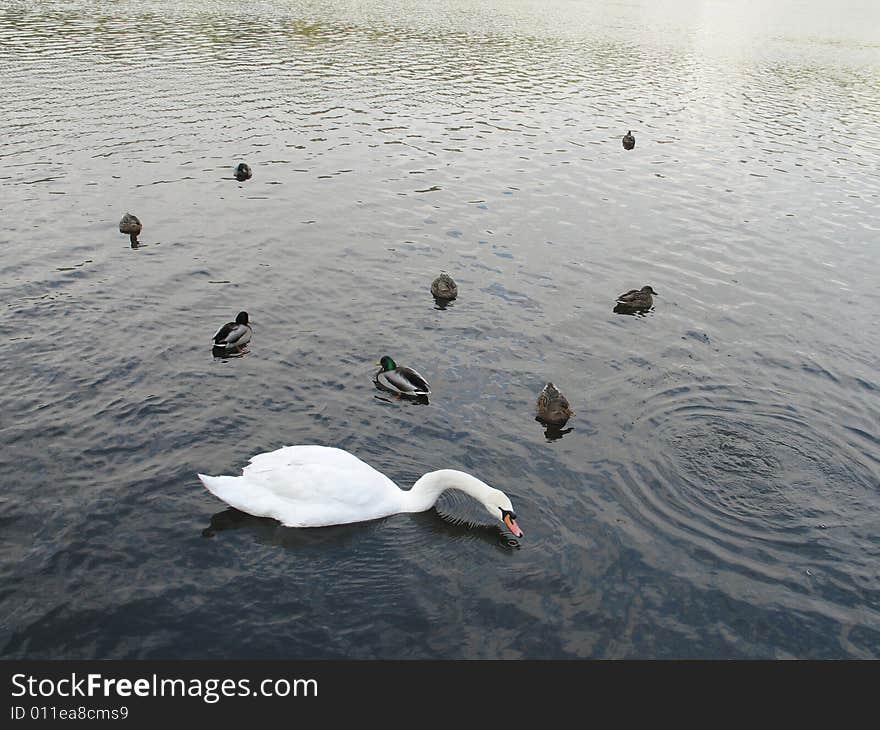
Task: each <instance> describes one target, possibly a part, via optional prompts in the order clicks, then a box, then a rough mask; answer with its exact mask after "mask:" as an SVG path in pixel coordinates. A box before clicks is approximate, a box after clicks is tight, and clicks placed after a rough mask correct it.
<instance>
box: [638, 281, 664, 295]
mask: <svg viewBox="0 0 880 730" xmlns="http://www.w3.org/2000/svg"><path fill="white" fill-rule="evenodd" d="M641 291H643V292H644V293H645V294H653V295H654V296H655V297H657V296H660V295H659V294H658V293H657V292H655V291H654V290H653V289H652V288H651V286H650V284H646V285H645V286H643V287H642V289H641Z"/></svg>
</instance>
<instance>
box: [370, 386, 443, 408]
mask: <svg viewBox="0 0 880 730" xmlns="http://www.w3.org/2000/svg"><path fill="white" fill-rule="evenodd" d="M373 385H375V386H376V390H379V391H381V395H380V394H378V393H376V394H374V395H373V397H374V398H375V399H376V400H381V401H384V402H385V403H400V402H401V401H404V402H406V403H415V404H417V405H420V406H427V405H430V404H431V403H430V401H429V400H428V396H426V395H400V394H398V393H389V392H388V391H387V389H385V388H383V387H382V386H381V385H380V384H379V383H378V382H376V381H375V380H374V381H373Z"/></svg>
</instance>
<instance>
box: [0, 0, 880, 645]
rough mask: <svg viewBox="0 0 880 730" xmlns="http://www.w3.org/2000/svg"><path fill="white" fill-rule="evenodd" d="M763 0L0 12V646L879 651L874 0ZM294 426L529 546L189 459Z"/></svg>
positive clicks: (261, 443)
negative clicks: (436, 476)
mask: <svg viewBox="0 0 880 730" xmlns="http://www.w3.org/2000/svg"><path fill="white" fill-rule="evenodd" d="M742 5H743V4H740V3H734V2H721V1H720V0H718V1H714V2H713V1H709V0H706V1H705V2H698V1H697V0H693V1H688V0H666V1H665V2H652V1H651V0H641V1H640V0H633V2H621V3H612V2H587V1H583V2H576V1H574V0H573V1H571V2H551V3H545V2H537V1H536V2H526V1H525V0H523V1H520V2H513V1H511V2H501V1H495V2H470V1H462V2H451V1H450V2H435V3H423V2H417V1H416V0H388V1H386V2H376V3H360V2H353V1H351V2H348V1H346V0H338V1H336V2H329V3H328V2H317V1H315V2H298V1H296V0H291V1H290V2H271V3H270V2H265V3H243V2H233V1H232V0H216V1H215V2H191V3H174V2H158V1H157V2H137V3H109V2H87V1H86V0H72V1H71V2H65V3H37V2H27V1H25V2H0V88H2V89H3V108H2V112H0V115H2V119H3V136H2V140H3V141H2V145H0V160H2V164H0V248H2V258H0V290H2V300H0V301H2V309H0V332H2V366H0V367H2V372H3V383H4V387H3V388H2V390H0V439H2V458H0V467H2V474H3V477H2V491H0V655H2V656H4V657H30V658H43V657H52V658H89V657H101V658H212V657H217V658H222V657H236V658H322V657H334V658H335V657H353V658H418V657H427V658H519V657H528V658H544V657H593V658H622V657H640V658H668V657H710V658H711V657H723V658H738V657H754V658H774V657H780V658H782V657H798V658H842V657H850V658H880V455H878V454H880V448H878V446H880V443H878V442H880V435H878V423H880V374H878V359H880V358H878V355H880V345H878V343H880V326H878V317H877V311H878V306H880V290H878V282H880V266H878V251H880V217H878V209H880V206H878V204H880V177H878V169H880V131H878V130H880V6H878V5H877V4H876V3H873V2H857V1H855V0H850V1H848V2H842V3H826V2H822V1H821V0H780V2H775V3H769V4H745V7H743V6H742ZM765 5H772V7H769V8H768V7H765ZM628 129H631V130H633V133H634V134H635V137H636V141H637V143H636V148H635V149H634V150H633V151H631V152H626V151H624V150H623V148H622V146H621V142H620V139H621V136H622V135H623V134H624V133H625V132H626V131H627V130H628ZM239 161H246V162H248V163H249V164H250V165H251V167H252V168H253V170H254V176H253V179H251V180H250V181H248V182H246V183H238V182H236V181H235V180H234V179H233V177H232V171H233V168H234V166H235V164H236V163H238V162H239ZM129 210H130V211H131V212H133V213H135V214H136V215H138V216H139V217H140V218H141V220H142V221H143V223H144V230H143V233H142V234H141V236H140V242H141V244H142V245H141V246H140V247H139V248H137V249H133V248H131V247H130V245H129V242H128V238H127V237H126V236H123V235H121V234H120V233H119V232H118V231H117V224H118V221H119V219H120V217H121V216H122V214H123V213H125V212H126V211H129ZM441 270H446V271H448V272H450V273H451V274H452V275H453V276H454V277H455V279H456V280H457V282H458V285H459V299H458V300H457V301H456V302H455V303H454V304H453V305H451V306H449V307H447V308H445V309H440V308H438V307H436V305H435V303H434V301H433V299H432V298H431V296H430V294H429V292H428V288H429V285H430V282H431V280H432V279H433V278H434V277H435V276H436V275H437V274H438V273H439V272H440V271H441ZM646 283H647V284H651V285H652V286H653V287H654V289H655V290H656V291H657V292H658V293H659V295H660V296H659V297H657V299H656V302H655V308H654V311H652V312H650V313H649V314H648V315H647V316H644V317H633V316H624V315H618V314H614V313H613V312H612V307H613V304H614V298H615V296H616V295H617V294H618V293H620V292H622V291H625V290H627V289H630V288H634V287H641V286H642V285H643V284H646ZM240 309H246V310H248V311H249V312H250V313H251V316H252V319H253V321H254V338H253V341H252V342H251V344H250V347H249V352H248V353H247V354H246V355H245V356H244V357H240V358H229V359H226V360H223V359H214V358H213V357H212V354H211V348H210V337H211V335H212V333H213V332H214V331H215V330H216V329H217V327H218V326H219V325H220V324H222V323H223V322H226V321H228V320H230V319H232V318H233V317H234V316H235V314H236V312H238V311H239V310H240ZM384 354H390V355H392V357H394V358H395V359H396V360H397V361H398V362H399V363H400V364H405V365H411V366H414V367H416V368H417V369H418V370H420V371H421V372H422V373H423V374H424V375H425V376H427V377H428V379H429V380H430V382H431V385H432V388H433V395H432V397H431V399H430V404H429V405H427V406H424V405H416V404H406V403H400V402H394V401H391V400H389V399H387V398H385V397H384V396H383V394H381V393H379V392H378V391H376V390H375V389H374V388H373V385H372V383H371V376H372V373H373V371H374V370H375V368H374V366H373V363H374V362H376V360H377V359H378V358H379V357H380V356H381V355H384ZM548 380H552V381H553V382H554V383H555V384H556V385H557V386H558V387H559V388H560V389H561V390H562V392H563V393H565V394H566V395H567V396H568V398H569V400H570V401H571V403H572V407H573V408H574V410H575V411H576V412H577V415H576V416H575V418H574V419H573V420H572V421H570V423H569V424H568V425H569V427H570V428H571V430H570V431H568V432H567V433H564V434H563V435H562V437H561V438H555V439H554V438H547V437H546V436H545V433H544V430H543V428H542V427H541V426H540V425H539V424H538V423H536V422H535V421H534V420H533V416H534V401H535V398H536V396H537V394H538V392H539V391H540V389H541V387H542V386H543V385H544V383H545V382H546V381H548ZM296 443H322V444H328V445H335V446H339V447H342V448H345V449H348V450H350V451H352V452H353V453H355V454H357V455H358V456H360V457H361V458H363V459H364V460H365V461H367V462H368V463H370V464H372V465H373V466H375V467H376V468H377V469H379V470H381V471H383V472H384V473H386V474H387V475H388V476H389V477H391V478H392V479H393V480H394V481H395V482H397V483H398V484H400V485H401V486H404V487H408V486H409V485H411V484H412V483H413V482H414V481H415V480H416V479H417V478H418V477H419V476H420V475H421V474H422V473H423V472H425V471H428V470H431V469H436V468H443V467H451V468H459V469H464V470H466V471H470V472H472V473H474V474H475V475H477V476H479V477H480V478H482V479H483V480H485V481H487V482H488V483H490V484H492V485H493V486H496V487H498V488H500V489H503V490H504V491H505V492H506V493H507V494H508V495H510V497H511V499H512V500H513V503H514V505H515V508H516V511H517V513H518V517H519V523H520V525H521V526H522V528H523V529H524V531H525V539H524V540H522V541H521V542H520V543H519V545H516V544H511V543H510V542H509V541H508V539H507V538H506V537H505V534H506V533H505V534H502V532H501V531H500V530H499V529H497V528H496V527H489V526H473V527H469V526H468V524H467V523H466V522H465V523H464V524H463V523H462V522H461V519H458V518H456V516H455V515H456V514H457V513H456V510H457V509H458V507H459V506H460V505H457V504H456V503H455V501H451V502H450V504H449V505H448V506H447V507H448V508H447V509H446V512H447V513H448V514H449V515H450V517H449V518H448V519H444V518H443V517H442V516H441V515H440V514H438V512H436V511H431V512H427V513H423V514H418V515H398V516H394V517H390V518H387V519H384V520H379V521H375V522H370V523H364V524H358V525H350V526H345V527H334V528H324V529H311V530H295V529H290V528H283V527H281V526H280V525H279V524H278V523H277V522H274V521H272V520H265V519H255V518H251V517H248V516H246V515H242V514H240V513H236V512H233V511H231V510H226V509H224V505H223V504H222V503H220V502H218V500H217V499H216V498H215V497H213V496H212V495H211V494H209V493H208V492H207V491H206V490H205V489H204V488H203V487H202V486H201V484H200V483H199V482H198V480H197V479H196V472H199V471H201V472H206V473H209V474H237V473H239V470H240V469H241V467H242V466H244V464H245V463H246V461H247V459H248V457H249V456H251V455H252V454H255V453H258V452H263V451H270V450H273V449H276V448H278V447H280V446H283V445H286V444H296Z"/></svg>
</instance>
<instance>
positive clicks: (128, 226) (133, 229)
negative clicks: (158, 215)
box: [119, 213, 143, 246]
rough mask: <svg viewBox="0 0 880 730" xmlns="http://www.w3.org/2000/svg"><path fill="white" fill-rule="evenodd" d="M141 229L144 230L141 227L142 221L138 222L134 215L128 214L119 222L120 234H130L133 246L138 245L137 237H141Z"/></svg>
mask: <svg viewBox="0 0 880 730" xmlns="http://www.w3.org/2000/svg"><path fill="white" fill-rule="evenodd" d="M141 228H143V226H142V225H141V222H140V220H138V217H137V216H136V215H132V214H131V213H126V214H125V215H124V216H122V220H120V221H119V232H120V233H127V234H128V237H129V240H130V241H131V244H132V246H134V245H136V244H137V242H138V240H137V237H138V236H139V235H140V232H141Z"/></svg>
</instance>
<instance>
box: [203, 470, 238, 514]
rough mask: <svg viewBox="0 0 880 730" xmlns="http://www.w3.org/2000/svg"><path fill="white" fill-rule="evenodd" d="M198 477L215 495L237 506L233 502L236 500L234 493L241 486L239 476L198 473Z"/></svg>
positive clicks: (236, 492)
mask: <svg viewBox="0 0 880 730" xmlns="http://www.w3.org/2000/svg"><path fill="white" fill-rule="evenodd" d="M198 477H199V479H201V480H202V484H204V485H205V487H206V488H207V490H208V491H209V492H210V493H211V494H213V495H214V496H215V497H219V498H220V499H222V500H223V501H224V502H226V504H231V505H232V506H233V507H236V506H237V505H236V504H235V502H237V501H238V500H236V499H235V495H236V494H238V493H239V490H240V488H241V480H242V478H241V477H209V476H208V475H207V474H199V475H198Z"/></svg>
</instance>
